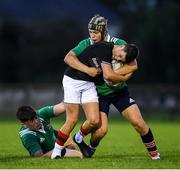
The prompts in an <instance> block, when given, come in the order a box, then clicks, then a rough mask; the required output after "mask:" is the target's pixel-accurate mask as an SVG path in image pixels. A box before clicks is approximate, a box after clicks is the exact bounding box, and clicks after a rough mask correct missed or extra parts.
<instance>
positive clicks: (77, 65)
mask: <svg viewBox="0 0 180 170" xmlns="http://www.w3.org/2000/svg"><path fill="white" fill-rule="evenodd" d="M64 62H65V63H66V64H67V65H69V66H70V67H72V68H74V69H76V70H79V71H81V72H84V73H87V72H88V66H86V65H85V64H83V63H82V62H80V61H79V59H78V58H77V57H76V56H75V54H74V53H73V52H72V51H70V52H69V53H68V54H67V55H66V56H65V58H64Z"/></svg>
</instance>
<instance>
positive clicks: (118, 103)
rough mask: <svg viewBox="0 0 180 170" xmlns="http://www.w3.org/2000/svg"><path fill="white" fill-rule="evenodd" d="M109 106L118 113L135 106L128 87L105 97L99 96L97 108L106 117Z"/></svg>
mask: <svg viewBox="0 0 180 170" xmlns="http://www.w3.org/2000/svg"><path fill="white" fill-rule="evenodd" d="M111 104H113V105H114V107H115V108H116V109H117V110H118V111H119V112H122V111H123V110H125V109H126V108H128V107H129V106H131V105H133V104H135V100H134V99H133V98H132V97H131V96H130V94H129V91H128V87H124V88H122V89H120V90H117V91H116V92H113V93H111V94H109V95H107V96H102V95H99V106H100V111H101V112H105V113H106V114H107V115H108V113H109V108H110V105H111Z"/></svg>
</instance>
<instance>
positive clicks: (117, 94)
mask: <svg viewBox="0 0 180 170" xmlns="http://www.w3.org/2000/svg"><path fill="white" fill-rule="evenodd" d="M88 31H89V34H90V38H87V39H85V40H82V41H81V42H80V43H79V44H78V45H77V46H76V47H75V48H73V49H72V50H71V51H70V52H69V53H68V54H67V55H66V57H65V59H64V61H65V63H66V64H68V65H69V66H70V67H72V68H74V69H76V70H79V71H82V72H84V73H87V74H88V75H90V76H95V75H96V74H97V72H96V70H94V68H91V67H87V66H86V65H84V64H83V63H82V62H80V61H79V60H78V56H79V55H80V54H81V53H82V51H83V50H84V49H85V48H86V47H88V46H90V45H92V44H94V43H97V42H99V41H108V42H113V43H114V44H115V45H124V44H126V42H125V41H123V40H121V39H118V38H115V37H110V36H109V34H108V32H107V19H105V18H104V17H102V16H100V15H95V16H94V17H93V18H92V19H91V20H90V22H89V24H88ZM136 69H137V61H136V59H135V60H134V61H133V62H131V63H128V64H124V66H123V67H121V68H119V69H118V70H116V71H115V72H116V73H118V74H119V75H126V74H132V73H133V72H134V71H135V70H136ZM96 87H97V92H98V95H99V102H100V112H101V114H100V116H101V119H100V120H101V123H100V124H99V128H98V129H97V130H96V131H94V132H92V135H91V139H90V145H89V146H90V147H89V148H90V149H89V155H85V154H84V155H85V156H87V157H91V156H92V155H93V153H94V151H95V149H96V147H97V146H98V144H99V142H100V140H101V139H102V138H103V137H104V136H105V134H106V133H107V130H108V112H109V107H110V104H113V105H114V106H115V107H116V108H117V110H118V111H119V112H120V113H121V114H122V115H123V116H124V117H125V118H126V119H127V120H128V121H129V122H130V123H131V124H132V126H133V127H134V128H135V130H136V131H137V132H138V133H139V135H140V137H141V139H142V142H143V143H144V145H145V147H146V148H147V150H148V152H149V154H150V156H151V158H152V159H153V160H156V159H160V154H159V152H158V150H157V147H156V143H155V141H154V137H153V134H152V131H151V129H150V128H149V126H148V125H147V124H146V122H145V121H144V119H143V117H142V115H141V112H140V110H139V108H138V105H137V104H136V103H135V100H134V99H133V98H132V97H131V96H130V94H129V92H128V87H127V84H126V83H125V82H123V83H120V85H119V86H117V87H111V86H109V85H107V84H106V83H104V84H103V85H101V86H96ZM85 126H86V122H85V123H84V124H82V126H81V128H80V130H79V132H78V133H77V134H76V135H75V138H74V140H75V141H76V143H77V144H79V145H78V146H80V144H81V145H85V143H84V142H83V137H84V136H85V135H86V134H85V133H83V127H85ZM77 141H78V142H77ZM86 148H87V147H86ZM80 149H81V151H82V152H83V150H82V147H81V148H80ZM85 153H86V151H85Z"/></svg>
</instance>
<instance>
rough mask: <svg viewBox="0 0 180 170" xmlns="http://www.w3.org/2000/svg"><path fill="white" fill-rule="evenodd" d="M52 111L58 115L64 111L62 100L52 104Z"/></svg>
mask: <svg viewBox="0 0 180 170" xmlns="http://www.w3.org/2000/svg"><path fill="white" fill-rule="evenodd" d="M53 112H54V115H55V116H60V115H61V114H63V113H64V112H65V106H64V102H61V103H58V104H56V105H54V107H53Z"/></svg>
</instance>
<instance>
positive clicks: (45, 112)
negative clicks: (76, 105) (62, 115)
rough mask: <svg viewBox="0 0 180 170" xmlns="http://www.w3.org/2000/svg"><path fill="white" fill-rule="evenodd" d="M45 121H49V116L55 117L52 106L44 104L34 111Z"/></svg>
mask: <svg viewBox="0 0 180 170" xmlns="http://www.w3.org/2000/svg"><path fill="white" fill-rule="evenodd" d="M36 112H37V114H38V115H39V116H40V117H42V118H43V119H44V120H45V121H46V122H47V123H50V118H52V117H55V115H54V111H53V106H46V107H43V108H41V109H39V110H37V111H36Z"/></svg>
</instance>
